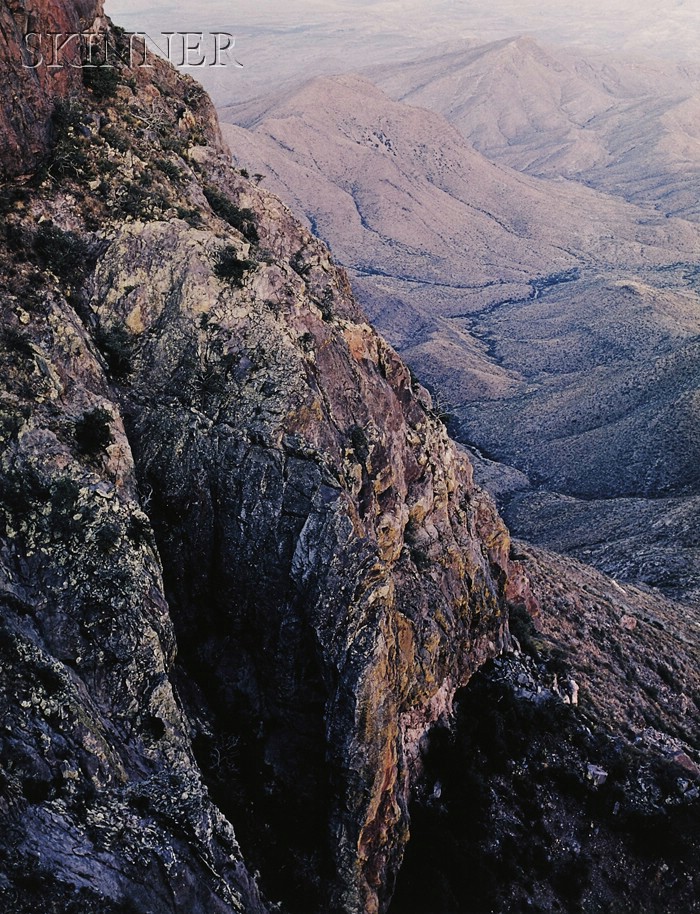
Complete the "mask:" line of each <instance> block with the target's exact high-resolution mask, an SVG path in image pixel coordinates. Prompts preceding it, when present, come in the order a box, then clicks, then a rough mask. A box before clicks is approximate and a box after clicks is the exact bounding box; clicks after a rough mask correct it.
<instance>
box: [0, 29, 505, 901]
mask: <svg viewBox="0 0 700 914" xmlns="http://www.w3.org/2000/svg"><path fill="white" fill-rule="evenodd" d="M47 15H48V12H47ZM111 40H113V41H114V42H115V48H116V50H117V51H118V50H119V36H118V35H115V36H112V39H111ZM60 91H61V93H62V98H61V105H60V106H59V113H60V117H58V118H57V117H56V115H55V114H54V117H53V123H54V130H55V133H56V135H55V136H54V139H53V146H52V147H51V149H50V150H48V151H46V147H44V150H45V155H44V160H43V162H42V163H41V164H42V166H43V168H42V169H41V170H40V171H39V172H37V173H36V176H35V177H34V178H33V179H32V180H31V181H30V182H29V184H27V185H26V186H25V187H17V188H16V189H14V190H13V193H12V196H11V197H9V198H8V201H7V204H6V222H5V235H6V254H5V267H6V269H5V271H4V275H5V290H4V295H3V315H4V316H3V326H4V327H5V331H4V354H5V360H4V371H5V387H4V389H5V394H4V414H5V424H4V430H5V434H4V442H3V444H4V447H3V457H2V466H3V473H4V483H3V485H4V493H5V499H4V508H3V515H4V546H3V557H4V558H3V570H4V579H5V588H4V591H5V600H6V610H5V613H4V615H3V620H4V624H5V626H6V634H5V639H4V649H5V651H6V654H7V666H6V667H4V668H5V669H6V670H7V672H8V675H7V676H5V677H4V680H3V685H4V687H5V688H6V689H7V695H6V701H7V706H8V707H10V708H12V715H13V716H12V717H11V719H10V720H9V722H8V727H9V729H7V731H6V732H7V737H6V738H3V753H4V759H5V762H6V765H5V770H6V779H7V785H6V786H7V790H8V794H9V796H11V797H12V802H10V801H8V803H7V805H6V810H5V812H6V814H7V815H8V816H13V815H14V816H15V817H16V821H15V822H14V824H13V826H12V827H13V829H14V831H13V835H14V837H13V838H12V841H11V842H10V843H9V846H10V847H11V848H12V854H13V855H14V856H11V859H10V860H9V864H10V867H9V870H8V877H7V878H8V879H9V880H10V882H11V885H12V886H13V887H14V889H13V888H7V892H8V893H11V892H12V891H13V890H14V891H15V892H16V893H17V894H18V895H19V894H21V893H20V892H19V889H18V888H17V885H18V883H17V880H18V879H20V877H21V868H22V863H21V861H22V859H26V855H27V854H29V853H35V854H36V855H38V856H37V857H36V867H37V877H36V878H37V880H49V881H51V880H57V881H58V882H59V883H60V884H61V885H62V886H74V887H76V888H77V889H82V890H84V892H86V893H91V894H90V897H91V898H93V901H94V899H95V898H97V897H102V896H104V897H105V898H106V899H110V903H111V902H114V903H115V904H118V903H123V902H128V903H131V904H133V905H136V906H139V905H149V904H150V905H152V906H153V909H154V910H171V909H172V910H182V909H183V906H184V907H186V908H187V909H188V910H190V911H197V910H200V909H201V910H219V909H220V910H229V909H231V910H233V909H235V905H236V904H237V903H242V904H243V905H244V907H245V909H246V910H251V911H254V910H257V909H258V907H261V905H262V902H260V901H259V900H258V895H257V890H256V888H255V886H254V884H253V883H252V881H251V880H250V879H249V878H248V877H247V874H246V872H245V869H244V867H243V865H242V862H241V855H240V853H239V852H238V850H237V847H236V844H235V839H234V837H233V833H232V830H231V827H230V825H229V824H228V822H227V820H225V819H224V817H223V815H222V814H221V813H220V812H219V811H218V809H217V808H215V807H214V806H213V805H212V803H211V801H210V800H209V798H208V796H207V792H206V789H205V787H204V786H203V784H202V777H201V774H200V770H199V767H198V765H197V762H196V760H195V757H194V754H193V751H194V752H198V753H199V755H200V761H201V764H202V765H203V766H204V768H205V770H207V769H208V770H209V776H210V777H211V778H212V779H213V783H214V785H215V788H216V786H217V777H216V775H217V773H218V774H219V775H220V774H221V771H222V766H223V767H224V769H225V767H226V765H225V764H224V763H225V761H226V760H225V759H222V753H223V755H224V756H225V755H226V751H225V748H224V746H223V739H222V732H225V734H226V740H228V742H227V745H228V746H230V747H235V748H232V749H231V751H232V752H234V753H235V754H236V755H237V757H238V759H239V761H238V762H237V763H236V764H232V765H231V771H233V772H235V777H234V778H233V780H235V781H236V788H235V789H231V785H230V784H229V785H225V784H221V783H218V788H217V798H218V799H220V802H221V805H222V808H223V809H224V811H225V812H230V813H231V814H232V815H234V814H236V812H237V809H238V805H237V801H238V799H239V798H240V792H241V791H243V793H244V795H245V796H246V798H247V801H248V803H249V805H252V806H253V809H254V812H253V815H252V816H251V817H250V821H249V833H250V834H249V841H250V843H251V845H253V848H254V850H253V858H254V859H257V857H256V855H257V856H259V857H260V859H261V862H262V863H263V864H264V861H265V858H266V855H267V853H268V851H267V850H266V849H265V843H266V839H265V836H264V834H263V833H262V832H261V831H260V830H261V828H262V825H263V818H264V817H263V816H262V814H261V813H259V812H258V811H259V810H260V809H262V808H263V804H267V806H269V807H270V808H271V810H272V812H271V815H272V816H273V819H274V820H275V821H277V823H278V834H277V835H276V836H275V838H273V839H271V840H272V842H275V841H276V842H277V843H278V844H280V845H281V849H280V851H279V852H280V853H283V854H286V856H287V857H288V858H289V859H288V864H287V865H288V868H289V870H290V872H291V874H292V876H293V879H292V881H294V880H298V881H306V882H308V884H309V888H308V891H307V890H304V891H302V892H300V893H298V894H297V896H296V897H295V898H293V899H292V903H293V904H297V905H298V906H299V907H300V908H301V909H302V910H310V909H311V907H313V908H320V909H321V910H328V909H332V910H345V911H357V912H360V911H363V912H364V911H366V912H373V911H379V910H382V909H383V908H384V907H385V906H386V904H387V902H388V899H389V897H390V894H391V889H392V885H393V879H394V877H395V874H396V871H397V869H398V866H399V864H400V861H401V858H402V852H403V847H404V844H405V841H406V838H407V833H408V830H407V829H408V821H407V815H406V808H407V800H408V793H409V787H410V783H411V781H412V779H415V777H416V776H417V775H418V773H419V770H420V743H421V740H422V738H423V737H424V735H425V734H426V732H427V730H428V729H429V727H430V726H431V725H432V724H433V723H434V722H435V721H436V720H437V719H439V718H441V717H444V716H445V715H447V714H448V713H449V711H450V707H451V701H452V696H453V694H454V692H455V690H456V689H457V688H458V687H459V686H460V685H463V684H464V683H466V682H467V681H468V679H469V677H470V675H471V673H472V672H473V671H474V670H475V669H477V668H478V667H479V666H480V665H481V664H482V663H483V662H484V660H485V659H487V658H488V657H492V656H494V655H495V654H496V653H498V652H499V651H500V650H501V649H502V648H503V646H504V644H505V642H506V639H507V616H506V612H505V597H504V590H505V584H506V580H507V575H508V548H509V541H508V535H507V532H506V530H505V528H504V526H503V524H502V522H501V521H500V519H499V518H498V516H497V514H496V512H495V509H494V507H493V505H492V503H491V502H490V501H489V499H488V498H487V497H486V496H485V495H484V494H483V493H482V492H480V491H479V490H478V489H476V488H475V486H474V484H473V482H472V473H471V467H470V465H469V462H468V461H467V459H466V458H465V456H463V455H462V454H461V453H459V452H458V451H457V450H456V449H455V447H454V446H453V444H452V443H451V442H450V441H449V439H448V437H447V435H446V432H445V430H444V427H443V426H442V424H441V423H440V421H439V420H438V419H437V418H436V417H435V416H434V415H433V413H432V409H431V403H430V398H429V396H428V394H427V393H426V392H425V391H424V390H423V389H421V388H420V386H419V385H418V384H417V383H416V382H415V381H413V380H412V379H411V377H410V374H409V372H408V369H407V368H406V367H405V365H404V364H403V363H402V362H401V361H400V359H399V358H398V357H397V356H396V354H395V353H394V352H393V351H392V349H391V348H390V347H389V346H388V345H387V344H386V343H385V342H384V341H383V340H382V339H381V338H379V337H378V336H377V334H376V333H375V332H374V331H373V330H372V329H371V328H370V327H369V326H368V325H367V323H366V322H365V320H364V317H363V316H362V314H361V313H360V311H359V310H358V308H357V306H356V305H355V303H354V301H353V299H352V294H351V291H350V288H349V285H348V282H347V279H346V277H345V274H344V273H343V272H342V271H341V270H339V269H337V268H336V267H335V266H334V265H333V263H332V261H331V259H330V257H329V255H328V252H327V251H326V250H325V249H324V247H323V246H322V245H321V244H320V243H319V242H318V241H316V240H315V239H314V238H312V237H311V236H310V235H309V234H308V233H307V232H306V231H305V230H303V229H302V228H301V227H300V225H299V224H298V223H297V222H296V221H295V220H294V219H293V217H292V216H291V214H290V213H289V211H288V210H287V209H286V208H285V207H284V206H283V205H282V204H281V203H279V201H277V200H276V199H275V198H273V197H270V196H269V195H266V194H264V193H263V192H262V191H260V190H258V189H257V188H256V187H255V185H254V183H253V182H251V181H249V180H247V179H246V178H244V177H242V176H240V175H238V174H236V173H234V171H233V170H232V169H231V167H230V166H229V164H228V155H227V152H226V150H225V149H224V148H223V147H222V145H221V143H220V140H219V136H218V129H217V127H216V125H215V124H214V123H213V119H212V115H211V109H210V106H209V103H208V101H207V100H206V98H204V97H203V95H202V93H201V92H200V91H199V90H198V88H197V87H196V85H195V84H194V83H192V82H191V81H187V80H181V79H180V78H179V77H177V76H175V74H173V72H172V71H170V70H169V69H168V68H167V67H166V66H165V65H164V64H158V65H157V66H156V69H155V71H137V70H136V71H129V70H128V69H127V68H126V67H125V66H124V67H122V69H121V70H120V73H119V84H115V86H114V87H113V91H110V93H109V96H108V97H107V98H102V99H98V98H96V97H95V93H93V92H91V91H88V90H86V89H83V88H81V87H77V86H75V84H74V82H68V83H66V84H65V85H62V86H61V88H60ZM101 94H102V95H104V94H105V93H104V90H101ZM52 101H53V100H52V98H51V97H50V95H49V94H48V93H47V95H46V99H45V103H46V106H47V110H48V107H49V106H50V105H51V104H52ZM32 136H33V134H32ZM30 139H31V138H30ZM39 147H40V144H36V147H32V148H33V149H34V150H35V152H36V154H37V155H38V152H39ZM56 150H58V151H59V153H60V158H59V159H58V161H57V157H56ZM33 154H34V153H33ZM105 176H106V177H105ZM88 191H89V192H88ZM154 534H155V538H154ZM161 562H162V566H163V570H164V579H162V578H161V567H160V563H161ZM175 636H177V642H178V643H179V650H180V660H179V661H178V662H177V666H176V667H174V666H173V664H174V663H175V657H176V637H175ZM22 662H24V663H25V668H22V665H21V663H22ZM13 664H14V666H13ZM13 670H14V672H15V675H12V671H13ZM30 670H31V671H32V672H33V675H30ZM173 677H175V679H177V681H178V685H179V692H180V693H181V696H180V695H179V694H178V690H175V691H174V690H173V681H174V679H173ZM193 746H194V750H193ZM226 764H228V762H226ZM305 816H308V817H309V818H310V821H311V822H312V823H313V828H305V827H304V825H305V823H304V822H303V821H302V820H303V818H304V817H305ZM256 820H257V822H256ZM255 848H258V849H259V850H257V851H256V850H255ZM13 867H14V869H13ZM152 871H153V872H154V873H157V875H151V873H152ZM36 891H37V892H38V893H39V894H40V888H37V889H36ZM66 891H67V889H66ZM7 897H8V898H9V897H13V896H12V895H11V894H8V895H7ZM95 903H96V902H95ZM105 903H106V902H105ZM198 906H199V907H198Z"/></svg>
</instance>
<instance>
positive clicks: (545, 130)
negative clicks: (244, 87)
mask: <svg viewBox="0 0 700 914" xmlns="http://www.w3.org/2000/svg"><path fill="white" fill-rule="evenodd" d="M663 72H664V73H665V74H666V75H665V78H664V79H656V76H657V74H656V72H655V71H654V70H653V68H652V69H651V71H650V72H639V71H638V70H634V69H633V68H630V69H629V70H624V69H623V70H622V71H621V73H622V75H615V77H614V78H613V75H610V73H608V72H607V71H606V70H605V68H604V67H603V65H602V64H601V63H597V64H596V65H595V66H594V64H590V65H589V66H588V69H586V68H585V67H584V62H583V61H582V60H581V59H580V58H573V57H572V59H571V61H569V62H568V63H562V62H561V61H559V60H558V58H554V57H551V56H549V54H548V53H546V52H544V51H542V50H541V49H539V48H538V46H537V45H535V44H534V43H533V42H532V41H530V40H517V41H512V42H502V43H499V44H497V45H495V46H493V45H489V46H488V47H487V48H485V49H481V50H480V51H479V52H477V51H469V52H462V53H461V55H460V54H459V53H458V52H456V51H455V52H453V53H452V54H451V55H447V56H446V57H437V58H434V59H433V58H431V59H429V60H428V61H427V62H422V63H415V64H413V65H410V66H409V65H407V66H405V67H399V68H397V69H396V70H395V71H394V70H392V69H390V68H386V69H385V70H384V71H382V73H381V74H380V73H379V71H377V74H376V75H377V76H380V75H381V78H382V80H383V82H384V84H386V85H387V86H389V87H390V88H391V89H392V92H393V93H394V94H399V91H398V87H399V86H400V85H404V86H405V85H407V84H409V83H411V82H414V83H416V84H417V85H418V86H419V88H416V89H414V90H412V91H410V92H409V91H408V90H405V91H404V92H403V94H404V95H405V96H406V97H407V98H409V99H410V100H411V101H413V100H415V101H416V102H420V103H421V104H428V103H431V101H435V100H437V99H439V100H440V105H437V102H436V107H440V106H441V107H442V108H443V109H444V110H445V113H446V114H448V115H449V116H450V117H453V118H454V121H455V125H456V126H458V127H460V129H461V130H465V129H466V128H465V124H466V123H467V122H468V123H471V124H472V125H473V130H472V132H473V133H474V134H475V135H477V136H478V137H480V138H481V140H482V145H483V146H484V147H485V151H486V152H488V153H489V155H491V154H492V153H493V155H494V156H496V155H497V153H498V156H499V163H498V164H497V163H495V162H491V161H489V159H488V158H487V157H486V156H485V155H483V154H481V153H479V152H478V151H477V150H476V149H475V148H474V146H472V145H471V144H470V142H469V141H468V140H467V139H465V137H464V136H463V135H462V134H461V133H460V132H459V131H458V130H457V129H455V126H452V125H451V124H449V123H448V122H447V121H446V120H445V119H444V118H443V117H441V116H438V115H436V114H435V113H434V112H431V111H427V110H426V109H425V108H418V107H415V106H414V105H413V104H410V105H408V104H406V103H403V102H396V101H393V100H391V99H390V98H388V97H387V95H386V94H384V93H383V92H381V91H379V90H378V89H377V88H376V87H375V86H374V85H373V84H372V83H371V82H369V81H368V80H367V79H366V78H364V77H356V76H343V77H337V78H333V79H317V80H314V81H312V82H310V83H309V84H308V85H306V86H305V87H304V88H302V89H300V90H297V91H294V92H290V93H287V94H285V95H282V96H280V97H278V98H277V99H274V100H272V101H271V100H269V99H268V100H266V101H265V103H264V104H261V113H260V115H259V116H258V117H253V116H252V115H250V112H249V115H248V116H247V119H246V123H247V127H246V128H245V129H243V128H241V127H235V126H233V125H226V124H225V125H224V128H223V129H224V131H225V133H226V136H227V137H228V139H229V141H230V143H231V145H232V147H233V148H234V150H235V157H236V160H237V162H238V164H239V165H240V166H242V167H245V168H246V169H248V170H249V171H250V172H251V173H253V172H259V173H261V174H264V175H265V179H264V181H265V185H266V186H267V187H269V188H270V189H272V190H274V191H275V192H277V193H279V194H280V195H281V196H282V197H283V199H285V200H286V201H287V202H288V203H289V204H290V205H291V206H293V207H294V208H295V209H296V210H297V211H300V212H303V213H304V214H306V217H307V219H308V221H309V224H310V225H311V226H312V227H313V229H314V230H315V231H316V232H317V233H318V234H319V236H320V237H322V238H323V239H324V240H326V241H327V242H328V243H329V244H330V245H331V248H332V249H333V251H334V253H335V255H336V256H337V257H338V258H339V259H340V261H341V262H343V263H344V264H345V265H346V266H347V267H348V269H349V270H350V271H351V275H352V278H353V283H354V285H355V287H356V289H357V290H358V292H359V294H360V297H361V300H362V302H363V304H364V306H365V307H366V308H367V310H368V312H369V313H370V315H371V316H372V317H373V319H374V320H376V322H377V324H378V326H380V327H381V328H382V330H383V331H384V332H385V333H386V334H387V336H388V337H389V338H390V339H391V341H392V342H393V343H394V345H396V346H397V347H398V348H399V350H400V351H401V352H402V354H403V355H404V357H405V358H406V359H407V361H408V362H409V364H410V365H411V367H412V368H413V370H414V371H415V372H416V373H417V374H418V375H419V376H420V377H422V378H423V379H424V381H426V382H427V383H428V385H429V386H430V388H431V390H433V392H434V393H435V394H436V396H437V398H438V400H439V402H440V405H441V409H442V410H443V412H444V413H445V414H446V416H447V417H448V422H449V427H450V429H451V430H452V432H453V433H454V434H455V435H456V436H457V437H458V438H459V439H460V440H461V441H462V442H463V443H465V444H467V445H468V446H470V447H472V449H475V450H474V453H475V456H476V458H477V469H478V470H479V471H480V470H481V468H482V467H483V470H484V472H483V476H482V477H481V478H482V479H483V480H484V481H485V482H487V484H488V485H490V486H491V487H492V491H493V492H494V493H495V494H496V495H497V496H498V497H499V499H500V504H501V506H502V508H503V509H504V511H505V512H506V517H507V519H508V520H509V522H511V523H512V524H513V525H514V528H515V529H516V531H518V532H520V533H522V534H524V535H527V536H528V537H530V538H532V539H535V540H538V541H540V542H543V543H545V544H547V545H549V546H553V547H556V548H561V549H565V550H567V551H571V552H573V553H574V554H576V555H578V556H579V557H581V558H583V559H585V560H588V561H593V562H596V563H598V564H599V566H600V567H601V568H603V569H605V570H606V571H608V572H609V573H611V574H616V575H620V576H622V577H623V578H625V579H628V580H636V581H639V582H645V583H647V584H650V585H654V586H661V587H663V588H666V589H667V590H668V592H670V593H672V594H675V595H677V596H683V595H685V596H687V597H689V598H693V597H694V596H697V595H698V586H699V583H700V565H699V564H698V562H699V553H698V546H697V542H696V537H695V533H694V529H695V523H694V517H695V516H696V504H697V502H696V497H697V495H698V487H699V484H700V480H699V479H698V471H697V467H698V466H700V453H699V452H698V447H699V446H700V445H699V443H698V442H700V436H699V435H698V434H697V427H698V405H697V396H698V395H697V383H696V379H697V377H698V374H699V373H700V349H699V345H698V337H699V333H700V298H699V296H698V281H697V268H696V266H695V259H696V255H697V251H698V250H699V249H700V247H699V241H700V233H699V231H698V226H697V224H696V222H695V220H694V218H692V215H693V212H692V206H690V207H689V208H688V207H686V208H685V209H684V217H681V216H672V215H669V213H668V212H667V211H664V209H663V206H662V202H663V200H662V195H660V194H659V193H657V194H656V197H655V198H654V199H651V197H650V196H649V194H646V196H645V195H644V194H639V195H635V194H632V193H627V192H626V191H625V189H624V188H623V187H616V188H615V193H608V192H606V187H605V186H604V185H605V182H601V187H600V188H596V187H594V186H590V185H592V184H593V182H592V181H588V180H587V179H584V178H583V177H582V176H581V175H574V174H573V171H574V170H575V169H574V164H575V161H577V158H576V157H577V156H578V159H579V160H581V161H579V165H580V169H579V170H581V169H582V168H583V164H586V167H588V166H591V163H598V164H601V163H605V164H606V168H605V169H604V171H605V173H606V174H607V172H608V171H609V170H610V169H611V168H613V165H614V167H617V168H626V169H627V171H626V173H627V174H628V176H629V179H630V183H632V182H633V181H634V180H636V179H638V178H639V174H638V163H637V159H635V158H634V156H633V157H632V158H630V157H629V156H628V157H625V156H624V155H623V153H622V152H621V151H620V149H619V148H617V147H615V143H613V139H614V140H615V142H617V144H618V146H620V144H622V143H623V134H624V133H625V131H627V132H629V131H631V130H632V129H633V128H634V129H636V130H637V131H639V132H641V133H643V132H644V131H645V130H647V131H652V132H653V119H652V120H648V121H644V123H641V124H640V123H639V122H638V118H637V117H636V116H635V114H634V109H633V108H632V107H631V103H630V102H629V97H631V96H634V97H635V98H636V104H637V106H643V107H644V108H645V110H647V111H648V113H649V118H652V114H653V112H654V111H656V112H657V113H658V111H659V110H660V109H661V108H663V107H664V104H663V103H662V100H661V99H662V97H663V98H665V96H664V93H669V92H670V91H671V87H672V85H676V84H675V83H674V80H673V72H671V71H670V70H668V71H667V70H663ZM615 74H617V71H615ZM623 77H624V79H623ZM509 79H510V80H511V82H512V86H510V88H509V87H508V80H509ZM606 79H607V81H608V82H607V83H606ZM694 79H695V77H694V76H693V74H692V73H691V72H690V70H688V71H687V72H686V74H685V81H684V82H682V81H681V82H679V83H678V84H677V85H676V88H675V92H676V97H677V98H679V97H681V96H683V93H685V95H686V96H688V95H689V94H690V93H691V92H692V90H693V85H694ZM496 87H500V88H499V89H498V91H496ZM516 90H517V91H516ZM470 92H471V95H470V94H469V93H470ZM645 93H646V95H645ZM650 93H656V94H655V95H654V97H655V98H656V99H657V104H656V106H655V107H654V106H651V105H649V103H648V99H647V96H648V95H649V94H650ZM499 106H500V107H499ZM604 110H606V111H607V112H608V114H607V122H608V123H609V124H612V123H613V122H615V119H617V122H618V130H617V132H615V131H614V130H613V129H612V127H611V128H610V130H609V132H608V133H609V135H606V136H603V135H602V134H601V133H596V132H595V130H593V128H591V129H590V130H589V133H586V129H588V128H586V129H584V128H583V127H579V128H577V129H574V126H572V125H573V122H574V121H575V120H578V121H580V122H583V121H588V120H589V119H590V118H591V117H594V115H595V114H596V112H601V111H604ZM614 112H616V113H615V116H613V113H614ZM469 119H471V120H469ZM645 125H646V126H645ZM496 128H498V129H496ZM589 134H590V137H589ZM611 137H612V139H611ZM528 138H529V139H528ZM472 139H473V137H472ZM519 142H520V145H519ZM528 142H529V143H530V145H532V144H533V143H535V142H537V143H539V147H538V148H540V153H541V154H540V157H539V160H541V161H542V162H544V161H545V160H546V162H547V168H544V166H543V167H542V168H539V169H537V168H535V167H534V165H533V162H532V157H528V156H526V155H525V150H526V149H527V148H528V146H527V144H528ZM606 143H607V144H608V146H609V147H610V148H608V146H606V145H605V144H606ZM499 144H500V145H499ZM628 145H631V146H632V147H633V148H634V149H635V150H636V151H635V155H637V156H641V155H642V154H643V149H641V148H640V149H637V147H636V146H635V145H634V143H632V141H631V140H630V141H629V142H628ZM643 148H644V149H646V148H647V147H646V146H645V147H643ZM494 150H495V151H494ZM545 150H548V151H549V152H550V153H551V161H550V160H547V159H546V155H545ZM516 153H518V154H521V159H520V160H518V159H517V156H516ZM501 159H502V160H503V161H504V162H506V163H508V162H509V163H510V164H503V162H501V161H500V160H501ZM583 159H585V160H586V162H585V163H583V164H582V162H583ZM539 160H538V161H539ZM652 161H653V157H652ZM694 161H695V160H694ZM697 161H700V159H698V160H697ZM610 163H613V164H610ZM696 163H697V162H696ZM513 164H518V165H519V167H521V168H523V169H525V168H527V170H533V171H541V172H542V175H543V176H540V177H533V176H532V175H531V174H524V173H522V172H520V171H516V170H515V169H514V168H512V167H510V166H511V165H513ZM531 165H532V168H530V166H531ZM657 165H658V168H657V171H656V172H655V174H656V179H655V180H657V182H663V181H665V180H668V182H669V186H670V187H673V188H675V187H677V186H678V187H681V188H682V190H683V193H684V194H685V197H686V198H688V194H689V188H692V187H693V181H692V170H690V166H689V165H687V164H686V165H684V166H683V170H682V171H681V174H682V177H683V181H677V180H676V177H674V174H675V172H674V171H673V169H672V168H671V164H670V162H669V160H667V159H664V160H659V161H658V162H657ZM591 167H592V166H591ZM601 167H602V166H601ZM650 167H651V166H650ZM679 167H680V166H679ZM576 177H580V178H581V180H575V178H576ZM611 180H612V179H611ZM650 187H651V185H648V188H647V189H649V188H650ZM650 193H651V191H650ZM673 193H674V194H675V191H673ZM691 195H692V194H691ZM625 197H630V199H632V198H636V197H639V199H638V200H637V202H630V201H628V200H627V199H625ZM678 208H679V209H683V207H680V205H679V207H678ZM686 210H687V212H686ZM686 215H687V216H688V217H689V218H685V216H686ZM504 465H505V467H511V468H512V471H511V470H507V469H505V468H504ZM671 513H672V515H673V517H674V523H673V524H672V525H671V524H669V523H667V518H668V516H669V514H671ZM640 517H642V518H644V520H645V523H644V524H641V525H638V524H636V519H637V518H640ZM554 518H556V520H555V519H554ZM671 529H672V530H673V532H672V533H671ZM664 531H667V532H666V533H664Z"/></svg>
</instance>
